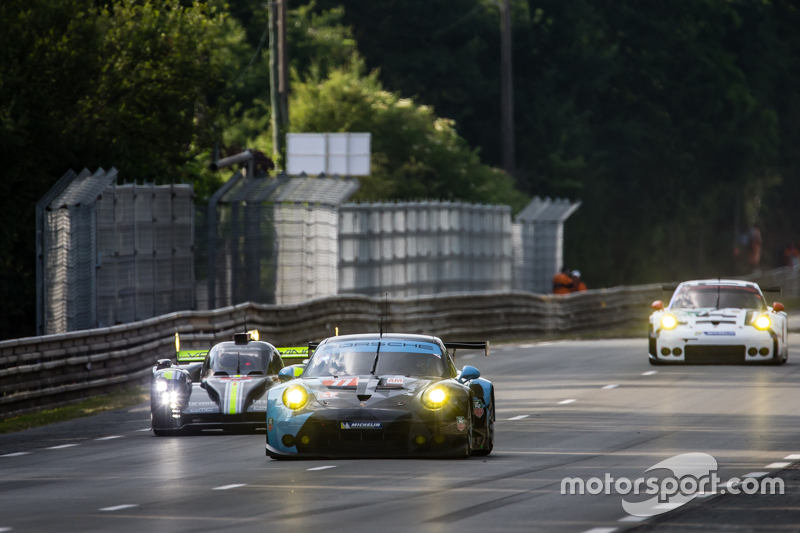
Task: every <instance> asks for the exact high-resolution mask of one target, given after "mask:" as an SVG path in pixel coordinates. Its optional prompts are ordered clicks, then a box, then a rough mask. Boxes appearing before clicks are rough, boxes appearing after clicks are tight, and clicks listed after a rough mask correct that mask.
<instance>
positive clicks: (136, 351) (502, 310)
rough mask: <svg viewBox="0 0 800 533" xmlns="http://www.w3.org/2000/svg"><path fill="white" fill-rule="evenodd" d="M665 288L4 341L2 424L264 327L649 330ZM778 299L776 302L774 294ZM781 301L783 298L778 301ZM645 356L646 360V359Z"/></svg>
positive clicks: (452, 301) (293, 341)
mask: <svg viewBox="0 0 800 533" xmlns="http://www.w3.org/2000/svg"><path fill="white" fill-rule="evenodd" d="M798 273H800V267H794V268H784V269H778V270H775V271H770V272H766V273H764V274H763V275H761V276H759V277H758V278H755V281H758V282H759V283H761V284H762V285H763V286H770V285H781V286H783V288H784V292H783V297H784V298H787V297H788V298H795V297H797V296H798V295H800V282H799V280H798ZM668 296H669V295H668V294H665V293H664V292H663V291H662V289H661V285H641V286H635V287H615V288H612V289H600V290H594V291H587V292H584V293H576V294H571V295H566V296H553V295H539V294H533V293H529V292H521V291H517V292H472V293H457V294H453V293H450V294H439V295H434V296H421V297H411V298H390V299H389V300H388V303H386V304H385V303H384V300H383V299H382V298H380V297H368V296H363V295H337V296H328V297H324V298H318V299H315V300H311V301H308V302H304V303H301V304H294V305H281V306H278V305H262V304H254V303H244V304H240V305H237V306H233V307H226V308H222V309H216V310H213V311H186V312H177V313H171V314H168V315H163V316H160V317H156V318H152V319H149V320H144V321H141V322H134V323H130V324H124V325H120V326H114V327H110V328H101V329H94V330H84V331H76V332H70V333H64V334H58V335H46V336H41V337H29V338H24V339H15V340H8V341H3V342H0V417H3V418H6V417H8V416H10V415H13V414H20V413H23V412H27V411H33V410H37V409H41V408H43V407H52V406H55V405H59V404H62V403H66V402H70V401H74V400H77V399H80V398H84V397H89V396H96V395H99V394H103V393H105V392H108V391H110V390H113V389H115V388H120V387H124V386H127V385H131V384H139V383H143V382H146V380H147V379H148V377H149V375H150V369H151V367H152V366H153V364H154V363H155V361H156V360H157V359H159V358H166V357H172V356H174V344H173V343H174V335H175V332H176V331H177V332H179V333H180V334H181V347H182V348H183V349H193V348H195V349H199V348H207V347H210V346H212V345H213V344H214V343H216V342H219V341H222V340H227V339H230V338H231V335H232V334H233V333H234V332H236V331H243V330H244V329H245V328H248V329H253V328H257V329H258V330H259V331H260V332H261V336H262V338H263V339H265V340H268V341H270V342H272V343H273V344H275V345H277V346H291V345H302V344H304V343H307V342H308V341H310V340H320V339H323V338H325V337H328V336H330V335H332V334H333V332H334V328H335V327H338V328H339V332H340V334H348V333H364V332H377V331H378V329H379V325H380V317H381V314H382V313H383V310H384V307H386V308H387V312H386V316H385V319H384V331H388V332H399V331H402V332H405V333H432V334H435V335H438V336H440V337H442V338H444V339H445V340H447V339H457V338H458V339H464V340H484V339H514V338H518V339H523V338H532V337H537V336H541V335H549V334H558V333H572V332H584V331H592V330H599V329H605V328H610V327H614V326H621V325H626V324H636V323H641V322H642V321H644V320H646V318H647V316H648V314H649V312H650V303H651V302H652V301H653V300H656V299H665V298H667V297H668ZM768 297H769V295H768ZM775 299H778V298H777V297H776V298H775ZM642 356H644V353H643V354H642Z"/></svg>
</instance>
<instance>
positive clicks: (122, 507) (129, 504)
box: [98, 503, 139, 512]
mask: <svg viewBox="0 0 800 533" xmlns="http://www.w3.org/2000/svg"><path fill="white" fill-rule="evenodd" d="M131 507H139V504H137V503H125V504H122V505H115V506H114V507H103V508H102V509H98V511H104V512H109V511H121V510H122V509H130V508H131Z"/></svg>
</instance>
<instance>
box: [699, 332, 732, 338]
mask: <svg viewBox="0 0 800 533" xmlns="http://www.w3.org/2000/svg"><path fill="white" fill-rule="evenodd" d="M705 334H706V335H714V336H717V337H735V336H736V332H735V331H706V332H705Z"/></svg>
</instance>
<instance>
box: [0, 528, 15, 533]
mask: <svg viewBox="0 0 800 533" xmlns="http://www.w3.org/2000/svg"><path fill="white" fill-rule="evenodd" d="M11 530H12V528H10V527H0V533H6V531H11Z"/></svg>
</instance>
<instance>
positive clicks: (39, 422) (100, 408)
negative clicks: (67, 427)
mask: <svg viewBox="0 0 800 533" xmlns="http://www.w3.org/2000/svg"><path fill="white" fill-rule="evenodd" d="M149 400H150V390H149V389H148V388H147V387H134V388H131V389H125V390H121V391H119V392H113V393H111V394H107V395H105V396H97V397H96V398H89V399H88V400H83V401H82V402H79V403H75V404H71V405H65V406H64V407H56V408H55V409H47V410H44V411H39V412H37V413H30V414H27V415H20V416H15V417H14V418H8V419H6V420H3V421H2V422H0V435H1V434H4V433H13V432H15V431H22V430H25V429H31V428H36V427H41V426H47V425H49V424H55V423H56V422H64V421H66V420H73V419H75V418H83V417H86V416H93V415H97V414H100V413H102V412H105V411H113V410H114V409H123V408H125V407H131V406H134V405H138V404H140V403H142V402H147V401H149Z"/></svg>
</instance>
